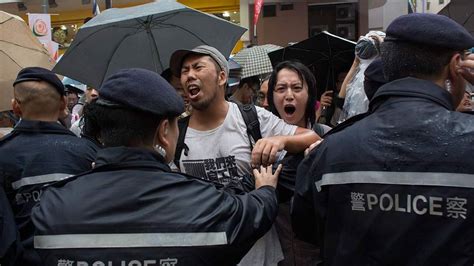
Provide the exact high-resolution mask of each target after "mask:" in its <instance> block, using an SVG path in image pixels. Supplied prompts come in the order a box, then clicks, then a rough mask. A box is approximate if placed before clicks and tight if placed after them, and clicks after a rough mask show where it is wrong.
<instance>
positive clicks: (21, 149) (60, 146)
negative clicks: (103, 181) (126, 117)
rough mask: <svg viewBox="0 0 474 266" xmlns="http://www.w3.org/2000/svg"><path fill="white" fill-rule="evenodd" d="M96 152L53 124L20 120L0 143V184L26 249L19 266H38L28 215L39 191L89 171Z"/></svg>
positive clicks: (59, 126)
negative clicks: (51, 184) (33, 251)
mask: <svg viewBox="0 0 474 266" xmlns="http://www.w3.org/2000/svg"><path fill="white" fill-rule="evenodd" d="M96 152H97V146H96V145H95V144H93V143H92V142H90V141H88V140H86V139H80V138H78V137H76V136H75V135H74V134H73V133H72V132H71V131H69V130H67V129H65V128H64V127H63V126H62V125H60V124H59V123H56V122H42V121H28V120H21V121H20V122H19V123H18V124H17V125H16V127H15V128H14V130H13V131H12V132H11V133H10V134H9V135H7V136H5V137H4V138H3V139H1V140H0V181H1V184H2V186H3V188H4V189H5V191H6V193H7V196H8V199H9V201H10V204H11V206H12V209H13V212H14V214H15V220H16V223H17V225H18V228H19V231H20V235H21V239H22V242H23V245H24V247H25V249H26V250H25V254H24V261H23V262H22V264H21V265H38V264H39V262H38V261H37V260H35V258H34V257H35V255H34V254H33V253H32V250H33V233H34V227H33V224H32V223H31V219H30V214H31V209H32V208H33V206H34V205H35V204H37V203H38V202H39V201H40V198H41V194H42V187H43V186H44V185H45V184H48V183H50V182H54V181H58V180H61V179H64V178H67V177H69V176H72V175H76V174H79V173H81V172H85V171H87V170H90V169H91V168H92V162H93V161H94V159H95V155H96ZM30 263H31V264H30ZM19 265H20V264H19Z"/></svg>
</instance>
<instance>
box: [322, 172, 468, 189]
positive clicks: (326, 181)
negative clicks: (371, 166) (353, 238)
mask: <svg viewBox="0 0 474 266" xmlns="http://www.w3.org/2000/svg"><path fill="white" fill-rule="evenodd" d="M353 183H370V184H388V185H415V186H442V187H462V188H474V175H472V174H460V173H432V172H384V171H353V172H341V173H328V174H324V175H323V176H322V178H321V180H319V181H316V182H315V184H316V188H317V189H318V191H321V187H322V186H329V185H341V184H353Z"/></svg>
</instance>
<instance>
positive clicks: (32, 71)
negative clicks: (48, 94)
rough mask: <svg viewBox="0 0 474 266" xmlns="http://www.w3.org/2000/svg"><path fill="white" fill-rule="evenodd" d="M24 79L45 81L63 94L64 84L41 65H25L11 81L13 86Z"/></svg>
mask: <svg viewBox="0 0 474 266" xmlns="http://www.w3.org/2000/svg"><path fill="white" fill-rule="evenodd" d="M25 81H45V82H48V83H49V84H51V85H52V86H53V87H54V88H55V89H56V91H57V92H59V94H60V95H62V96H64V95H65V94H66V93H65V89H64V85H63V83H62V82H61V80H59V78H58V76H56V74H54V73H53V72H52V71H51V70H48V69H46V68H42V67H25V68H23V69H22V70H20V72H18V76H17V77H16V80H15V81H14V82H13V86H15V85H16V84H18V83H21V82H25Z"/></svg>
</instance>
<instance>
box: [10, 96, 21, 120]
mask: <svg viewBox="0 0 474 266" xmlns="http://www.w3.org/2000/svg"><path fill="white" fill-rule="evenodd" d="M12 110H13V113H14V114H15V115H16V116H18V117H22V112H21V105H20V103H19V102H18V100H16V99H12Z"/></svg>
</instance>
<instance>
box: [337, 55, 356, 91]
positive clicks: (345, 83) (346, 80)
mask: <svg viewBox="0 0 474 266" xmlns="http://www.w3.org/2000/svg"><path fill="white" fill-rule="evenodd" d="M358 66H359V60H358V59H357V58H356V59H354V62H353V63H352V66H351V69H350V70H349V73H347V75H346V77H345V78H344V81H343V82H342V85H341V90H340V91H339V94H338V96H339V97H340V98H346V93H347V86H348V85H349V83H350V82H351V81H352V78H354V75H355V73H356V71H357V67H358Z"/></svg>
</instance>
